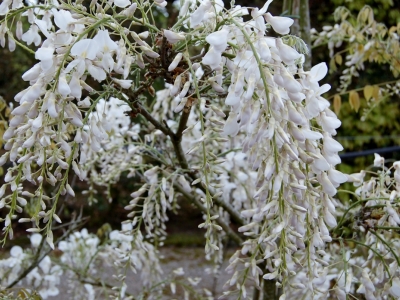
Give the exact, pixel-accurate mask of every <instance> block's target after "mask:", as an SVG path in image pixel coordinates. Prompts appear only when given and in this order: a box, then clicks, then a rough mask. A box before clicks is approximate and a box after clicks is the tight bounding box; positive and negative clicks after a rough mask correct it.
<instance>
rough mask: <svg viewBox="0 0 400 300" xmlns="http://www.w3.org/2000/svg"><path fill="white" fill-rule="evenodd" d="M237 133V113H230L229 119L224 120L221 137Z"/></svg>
mask: <svg viewBox="0 0 400 300" xmlns="http://www.w3.org/2000/svg"><path fill="white" fill-rule="evenodd" d="M238 132H239V123H238V122H237V113H235V112H233V111H231V112H230V113H229V117H228V119H227V120H226V123H225V126H224V131H223V133H222V135H225V136H228V135H229V136H235V135H236V134H237V133H238Z"/></svg>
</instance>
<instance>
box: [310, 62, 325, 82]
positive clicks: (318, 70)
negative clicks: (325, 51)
mask: <svg viewBox="0 0 400 300" xmlns="http://www.w3.org/2000/svg"><path fill="white" fill-rule="evenodd" d="M327 73H328V67H327V65H326V63H325V62H322V63H319V64H318V65H315V66H314V67H312V68H311V70H310V75H311V77H312V79H313V80H315V81H320V80H321V79H322V78H324V77H325V76H326V74H327Z"/></svg>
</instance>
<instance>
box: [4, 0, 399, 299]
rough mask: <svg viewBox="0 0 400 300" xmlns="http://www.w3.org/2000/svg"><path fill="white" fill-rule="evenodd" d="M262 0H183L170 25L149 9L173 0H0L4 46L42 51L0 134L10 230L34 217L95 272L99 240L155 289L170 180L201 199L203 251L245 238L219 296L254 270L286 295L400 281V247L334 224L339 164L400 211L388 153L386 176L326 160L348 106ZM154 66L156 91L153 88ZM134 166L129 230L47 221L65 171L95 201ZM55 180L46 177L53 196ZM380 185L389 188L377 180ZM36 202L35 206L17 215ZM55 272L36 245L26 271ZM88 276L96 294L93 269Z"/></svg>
mask: <svg viewBox="0 0 400 300" xmlns="http://www.w3.org/2000/svg"><path fill="white" fill-rule="evenodd" d="M271 2H272V0H269V1H267V3H266V4H265V5H264V6H263V7H262V8H261V9H257V8H247V7H241V6H239V5H234V6H232V7H231V8H225V7H224V3H223V2H222V1H221V0H215V1H210V0H203V1H195V0H194V1H184V2H183V4H182V6H181V8H180V13H179V18H178V20H177V23H176V24H175V25H173V26H172V27H171V28H169V29H168V30H167V29H163V30H161V29H159V28H157V27H156V26H155V24H153V23H151V21H150V18H148V16H147V15H146V13H145V12H146V11H148V10H149V9H150V8H149V7H150V6H154V7H155V9H157V8H156V7H164V6H165V5H166V4H167V2H166V1H158V0H155V1H144V2H143V3H140V4H139V2H133V1H130V0H114V1H103V2H102V3H97V2H96V1H92V2H91V3H90V6H89V7H85V6H84V5H83V4H82V3H81V2H79V1H77V2H76V3H74V5H71V4H68V3H61V2H60V3H59V2H57V1H48V2H46V4H44V5H32V6H24V4H23V3H22V2H21V1H17V0H14V1H11V0H10V1H3V3H2V4H1V5H0V15H3V16H5V18H4V19H2V21H1V23H0V43H1V45H2V46H3V47H4V46H5V44H6V41H7V43H8V46H9V49H10V51H12V50H14V48H15V44H16V43H18V44H21V43H22V42H24V43H25V44H26V45H33V46H35V52H34V53H35V58H36V59H37V61H38V62H37V64H36V65H34V66H33V67H32V68H31V69H29V70H27V71H26V72H25V73H24V74H23V76H22V78H23V80H25V81H27V82H29V84H30V86H29V87H28V88H27V89H25V90H23V91H21V92H20V93H19V94H17V95H16V96H15V101H16V102H17V103H18V105H17V106H16V107H15V108H14V109H13V110H12V112H11V115H12V118H11V120H10V123H9V127H8V129H7V131H6V132H5V133H4V136H3V139H4V140H5V141H6V144H5V149H6V150H7V152H6V153H5V154H4V155H3V156H2V157H1V158H0V165H3V164H5V163H6V162H7V161H8V162H10V163H11V167H9V168H8V169H7V172H6V175H5V177H4V181H5V184H4V185H3V186H2V187H1V188H0V196H1V200H0V208H2V209H3V210H5V211H6V212H7V215H6V217H5V218H4V220H3V221H4V227H3V233H4V234H5V236H6V237H7V236H9V237H12V234H13V231H12V224H13V222H14V220H15V219H18V220H19V222H31V223H32V224H33V226H32V228H30V229H28V231H29V232H33V233H35V234H37V233H38V232H42V233H43V236H45V237H46V241H47V244H48V245H49V246H50V247H51V248H55V245H56V244H57V243H58V248H59V249H60V250H61V251H62V252H63V255H62V256H61V258H60V262H61V263H62V264H64V265H68V266H69V268H70V269H71V270H72V271H73V272H75V273H83V274H85V275H88V274H89V275H90V274H91V275H93V274H94V272H95V270H94V269H92V267H93V266H92V265H87V264H86V262H87V261H88V260H90V257H94V256H96V255H99V257H101V256H102V255H103V256H107V257H108V258H110V257H111V258H112V259H113V261H114V262H115V265H116V266H117V267H120V268H121V269H124V268H127V267H130V268H132V269H133V270H134V271H137V272H140V273H141V278H142V280H143V283H144V285H145V286H146V287H151V286H152V285H155V284H157V282H160V281H161V277H160V276H161V273H162V270H161V268H160V266H159V257H158V249H157V248H158V247H160V246H162V245H163V240H164V239H165V236H166V225H165V223H166V221H168V212H169V211H172V210H174V211H175V210H176V209H177V208H178V204H177V199H178V196H179V195H180V196H182V197H183V198H186V199H187V200H188V201H192V203H193V204H195V205H196V206H197V207H198V209H199V210H201V211H202V213H203V214H204V223H202V224H200V225H199V227H200V228H204V229H205V237H206V247H205V252H206V255H207V257H208V258H209V259H211V260H213V261H214V262H215V263H216V264H218V263H219V262H221V259H222V252H223V245H224V243H223V240H224V238H225V237H226V236H228V237H229V238H230V239H232V240H234V241H235V242H237V243H239V244H240V246H241V250H239V251H237V252H236V253H235V254H234V255H233V256H232V258H231V259H230V265H229V266H228V268H227V271H228V272H231V273H232V278H231V280H230V281H229V282H228V283H227V285H226V286H227V288H226V292H225V294H226V295H229V294H233V293H238V295H239V296H238V297H242V298H246V297H247V296H248V294H247V290H246V286H247V285H246V282H249V280H252V281H253V282H255V284H256V286H257V287H260V286H265V285H267V283H268V282H271V281H272V282H273V283H274V286H275V285H276V287H278V288H280V290H281V292H282V296H281V298H280V299H285V297H286V299H292V298H294V297H303V298H310V299H311V298H315V299H327V298H329V297H331V296H333V295H336V297H337V298H338V299H346V297H347V296H346V294H350V293H354V292H356V288H355V287H356V286H357V293H361V294H365V297H366V298H367V299H375V298H374V297H376V298H380V297H384V296H385V295H387V294H388V293H391V295H393V297H396V295H397V296H398V295H399V294H400V292H399V289H400V279H398V277H397V276H398V271H399V270H398V263H399V262H398V261H397V260H398V259H397V256H396V255H395V253H391V252H390V251H389V252H385V254H382V255H381V256H374V253H377V252H378V253H383V252H384V251H386V250H387V249H389V248H390V247H388V245H387V244H385V243H381V242H380V241H381V238H380V236H379V234H378V233H376V234H372V233H371V231H369V232H368V233H367V239H366V241H365V245H367V247H368V248H369V249H370V252H369V255H368V258H367V259H365V258H364V256H363V253H360V254H359V255H354V253H352V251H350V250H346V251H347V252H346V251H345V249H344V248H343V247H344V246H343V242H342V240H341V237H340V238H339V236H338V235H337V234H333V233H334V232H335V230H336V229H338V228H339V229H340V225H342V222H343V219H344V218H345V217H346V214H349V213H350V211H349V210H346V208H345V207H344V206H343V205H342V204H341V202H340V201H339V200H337V199H336V198H334V197H335V195H336V194H337V188H338V187H339V185H340V184H341V183H344V182H346V181H348V179H349V181H351V182H354V183H355V184H357V185H358V186H360V188H359V189H358V190H357V192H356V194H357V195H358V197H360V200H359V201H361V202H366V203H365V206H366V207H369V206H373V205H377V204H382V205H384V213H383V217H382V219H379V221H378V223H379V226H382V225H386V223H388V224H389V225H390V226H397V225H398V224H399V223H400V219H399V217H398V214H397V211H396V210H395V209H394V208H393V199H394V198H397V196H398V194H397V193H398V192H399V191H398V190H397V189H398V187H397V186H398V185H399V184H400V182H399V180H398V179H399V178H400V176H398V175H399V174H397V173H398V172H397V171H398V170H397V169H398V165H397V164H395V165H394V166H393V168H394V169H395V170H396V171H395V173H394V176H395V177H394V178H395V179H394V180H395V181H391V182H392V184H386V186H384V187H383V186H381V189H380V190H379V191H378V189H377V185H378V182H377V180H374V179H371V180H370V181H369V182H367V181H365V182H364V181H363V180H364V179H363V176H361V175H359V174H353V175H350V176H347V175H344V174H343V173H341V172H339V171H337V170H336V169H335V167H336V165H338V164H339V163H340V158H339V155H338V153H339V152H340V151H341V150H343V147H342V146H341V144H340V143H339V142H337V141H336V140H335V139H334V136H335V135H336V129H337V128H338V127H339V126H340V125H341V122H340V121H339V120H338V119H337V117H336V115H335V114H334V113H333V112H332V111H331V110H330V108H329V106H330V103H329V101H327V100H326V99H325V98H324V97H323V96H322V95H323V94H324V93H326V92H327V91H329V89H330V85H329V84H320V81H321V80H322V79H323V78H324V77H325V76H326V74H327V71H328V68H327V66H326V64H325V63H320V64H317V65H315V66H314V67H312V68H311V69H310V70H305V69H304V68H303V63H304V61H305V59H306V56H305V55H306V53H307V47H306V45H305V44H304V42H303V41H302V40H301V39H299V38H298V37H296V36H293V35H289V33H290V27H291V25H292V24H293V20H292V19H290V18H288V17H283V16H273V15H272V14H271V13H269V12H268V7H269V5H270V3H271ZM17 16H18V18H21V17H27V22H28V23H29V29H28V30H27V31H26V32H23V30H22V27H21V26H22V25H20V23H17V25H16V28H14V27H13V26H12V21H11V20H14V19H15V18H16V17H17ZM151 19H152V18H151ZM18 20H19V19H18ZM18 22H20V21H18ZM127 23H129V24H131V25H130V26H128V27H126V26H127ZM144 28H145V30H144ZM143 30H144V31H143ZM14 31H15V33H14ZM140 31H141V32H140ZM271 32H274V34H271ZM273 36H277V37H273ZM199 49H201V50H199ZM142 70H144V71H142ZM160 78H162V79H163V80H164V82H165V89H161V90H157V91H156V90H155V87H156V86H159V85H156V84H155V82H156V80H159V79H160ZM149 99H151V101H150V100H149ZM149 158H150V159H151V160H150V161H152V162H149ZM374 163H375V165H376V166H377V167H380V168H382V172H381V173H379V176H384V177H383V178H386V177H388V176H390V172H389V171H386V169H385V166H384V160H383V159H381V158H380V157H377V158H376V159H375V162H374ZM385 172H387V173H385ZM124 174H125V175H124ZM126 174H128V175H127V177H128V178H135V180H136V182H135V186H136V187H137V190H135V191H132V194H131V197H132V200H131V201H130V202H129V204H128V205H127V206H126V207H125V209H126V210H128V211H129V214H128V216H127V218H128V219H127V220H126V221H124V222H123V228H122V230H121V231H112V232H111V234H110V235H109V239H108V241H107V243H105V244H104V243H101V241H100V240H99V238H97V237H95V236H93V235H90V234H88V233H87V232H86V231H84V230H83V231H81V232H75V233H73V234H72V235H70V236H69V238H68V239H67V240H65V241H61V242H59V241H55V240H54V238H53V233H52V226H53V225H54V223H55V222H58V223H61V219H60V218H59V216H58V215H57V214H56V207H57V204H59V203H60V202H62V201H63V199H64V198H63V196H64V195H69V197H75V191H74V185H73V181H72V180H71V178H72V177H73V176H72V175H74V176H76V177H77V178H79V179H80V180H85V181H87V183H88V184H89V187H88V190H86V191H84V193H86V194H88V196H89V197H88V198H89V202H90V204H92V203H94V202H96V198H95V197H96V196H95V194H96V188H95V184H96V185H102V186H107V187H109V186H110V185H111V184H113V183H115V182H117V181H118V180H119V179H120V177H121V176H126ZM398 177H399V178H398ZM385 180H386V179H385ZM388 180H389V179H388ZM390 180H392V179H390ZM383 181H384V180H381V181H379V183H380V184H382V182H383ZM28 183H29V184H33V185H34V186H36V190H34V191H32V190H31V189H29V188H28V186H29V185H28ZM47 185H51V186H53V187H54V192H52V193H49V194H47V193H46V192H45V189H44V187H45V186H47ZM394 186H396V188H394ZM387 189H392V190H393V192H392V193H394V194H393V195H392V194H391V195H390V197H389V196H388V195H386V194H385V195H384V193H386V191H387ZM109 191H110V189H107V192H106V194H107V197H108V199H109V200H110V201H112V195H111V194H110V192H109ZM376 193H377V194H376ZM372 194H374V195H375V196H376V197H377V198H382V197H388V198H389V199H390V201H388V200H387V199H386V200H381V199H379V200H374V199H373V197H372V196H371V195H372ZM366 199H370V200H368V201H365V200H366ZM28 201H29V205H31V206H32V207H34V208H35V209H34V210H31V211H34V213H33V214H32V215H31V217H30V218H21V216H22V212H23V211H24V207H26V206H27V204H28ZM381 202H382V203H381ZM383 203H384V204H383ZM338 217H339V220H340V221H339V223H338V221H337V219H338ZM340 218H341V219H340ZM230 222H234V223H235V224H237V225H239V226H240V227H239V229H238V232H234V231H233V230H232V229H231V227H230V226H229V223H230ZM6 237H5V238H6ZM385 239H386V238H385ZM32 243H34V244H35V246H34V247H38V243H40V242H32ZM397 243H398V241H397V240H396V241H393V245H397ZM82 249H85V250H84V251H83V250H82ZM99 249H101V251H100V250H99ZM328 250H329V251H328ZM77 252H79V255H75V254H76V253H77ZM24 255H25V254H24V252H23V251H22V249H20V248H18V249H17V248H13V250H12V253H11V257H10V259H9V260H8V261H6V262H5V264H7V265H8V266H11V267H13V268H21V267H22V264H16V263H14V261H15V260H16V259H20V260H21V261H22V260H23V257H24ZM383 258H384V259H383ZM360 267H362V268H364V270H363V271H360ZM82 268H83V269H82ZM0 270H2V269H0ZM13 270H14V269H13ZM49 270H52V271H51V272H52V274H58V276H61V274H62V271H61V270H58V269H57V268H54V269H51V262H50V260H49V259H47V258H45V259H43V260H42V262H41V263H40V264H39V269H38V268H36V269H34V270H33V271H32V272H31V273H29V275H28V277H27V279H29V280H31V281H32V280H36V279H34V278H39V277H40V276H42V275H37V274H39V273H38V272H39V271H41V272H43V273H45V274H47V273H49V272H50V271H49ZM34 271H35V272H34ZM216 271H217V268H216ZM19 272H20V270H19V269H18V270H17V269H16V270H15V272H14V271H13V273H12V274H14V273H15V274H18V273H19ZM85 272H86V273H85ZM122 272H123V271H122ZM373 274H376V275H373ZM13 276H14V277H15V276H16V275H13ZM52 276H53V275H52ZM54 276H55V275H54ZM14 277H12V276H11V275H10V277H7V278H8V279H7V280H11V281H12V280H13V279H14ZM4 278H6V277H4ZM40 278H41V277H40ZM45 278H47V279H46V280H47V281H48V282H46V283H45V284H46V285H47V288H46V293H47V294H46V295H48V296H51V295H55V294H56V292H58V290H57V288H56V286H55V285H56V283H57V280H58V279H52V278H50V277H45ZM118 278H119V279H120V280H121V282H122V283H121V285H120V287H119V289H118V292H117V294H116V297H117V298H119V299H122V298H124V297H125V293H126V283H125V282H124V278H125V277H124V276H123V275H121V276H120V277H118ZM349 278H350V279H349ZM4 280H6V279H4ZM332 282H336V283H335V284H334V287H333V288H332V284H333V283H332ZM7 283H8V282H6V283H4V284H5V285H7ZM2 284H3V283H2ZM33 286H34V287H36V288H38V286H39V285H36V284H34V285H33ZM172 287H173V285H171V289H173V288H172ZM84 288H85V290H86V291H87V293H88V295H89V296H88V297H89V298H90V299H94V297H95V296H94V290H93V286H92V285H91V283H90V284H89V283H86V284H85V285H84ZM41 295H42V297H44V298H45V293H44V292H43V294H42V293H41Z"/></svg>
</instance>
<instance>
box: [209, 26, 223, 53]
mask: <svg viewBox="0 0 400 300" xmlns="http://www.w3.org/2000/svg"><path fill="white" fill-rule="evenodd" d="M206 41H207V43H209V44H210V45H211V46H213V47H214V49H215V51H217V52H223V51H224V50H225V49H226V46H228V31H227V30H220V31H217V32H213V33H211V34H209V35H208V36H207V37H206Z"/></svg>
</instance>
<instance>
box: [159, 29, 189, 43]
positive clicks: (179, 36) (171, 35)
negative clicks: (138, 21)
mask: <svg viewBox="0 0 400 300" xmlns="http://www.w3.org/2000/svg"><path fill="white" fill-rule="evenodd" d="M164 36H165V37H166V38H167V40H168V42H170V43H171V44H175V43H177V42H179V41H182V40H184V39H185V35H184V33H182V32H179V33H176V32H173V31H171V30H167V29H164Z"/></svg>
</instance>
